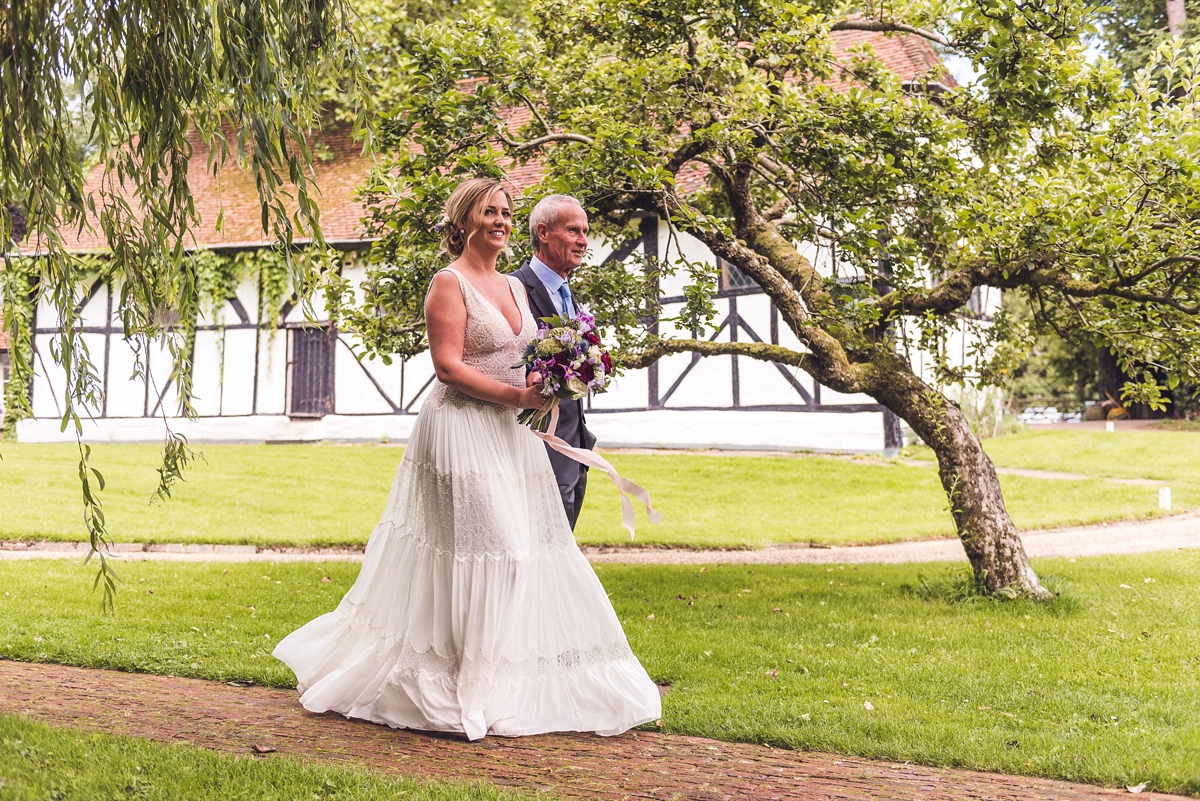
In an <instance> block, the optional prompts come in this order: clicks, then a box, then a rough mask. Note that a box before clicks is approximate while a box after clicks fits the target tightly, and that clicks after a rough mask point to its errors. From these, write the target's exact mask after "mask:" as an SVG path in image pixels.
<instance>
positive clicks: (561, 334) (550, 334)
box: [514, 309, 613, 431]
mask: <svg viewBox="0 0 1200 801" xmlns="http://www.w3.org/2000/svg"><path fill="white" fill-rule="evenodd" d="M514 366H515V367H525V366H528V367H529V368H530V369H531V371H532V372H535V373H538V374H539V375H541V376H542V378H543V383H542V394H543V395H546V396H548V397H549V396H553V397H554V400H553V402H551V404H550V405H549V406H547V407H546V408H545V409H525V410H524V411H522V412H521V413H520V415H518V416H517V420H518V421H519V422H521V423H524V424H526V425H528V426H529V427H530V428H532V429H533V430H534V431H545V430H546V427H547V425H548V421H549V420H550V417H551V413H552V412H553V411H554V409H555V407H556V406H558V402H559V401H560V400H580V399H582V398H586V397H587V396H588V395H589V394H591V393H597V394H598V393H601V392H604V391H605V389H607V388H608V383H609V381H610V380H611V379H612V375H613V363H612V356H610V355H609V353H608V351H607V350H605V349H604V346H603V345H602V344H601V343H600V336H599V334H597V333H596V319H595V318H594V317H592V315H590V314H588V312H587V311H586V310H585V309H580V310H579V313H578V314H576V315H575V316H574V317H570V318H569V317H566V316H565V315H557V316H554V317H543V318H542V319H541V321H540V325H539V326H538V333H537V337H536V338H534V339H533V340H532V341H531V342H530V343H529V347H528V348H526V349H525V357H524V358H523V359H522V360H521V361H520V362H518V363H517V364H516V365H514Z"/></svg>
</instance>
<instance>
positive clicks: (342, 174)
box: [0, 31, 953, 341]
mask: <svg viewBox="0 0 1200 801" xmlns="http://www.w3.org/2000/svg"><path fill="white" fill-rule="evenodd" d="M863 42H869V43H870V44H871V46H872V48H873V49H874V51H875V53H876V55H878V56H879V58H880V59H881V60H882V61H883V63H884V65H885V66H887V67H888V68H889V69H890V70H892V72H894V73H895V74H896V75H897V76H898V77H899V78H900V80H902V81H909V80H912V79H914V78H916V77H918V76H922V75H927V74H929V73H930V72H933V71H939V70H941V64H940V62H939V61H938V57H937V54H936V53H935V52H934V51H933V48H932V47H930V45H929V43H928V42H926V41H925V40H924V39H921V38H919V37H915V36H891V37H889V36H885V35H883V34H880V33H873V32H868V31H837V32H835V33H834V34H833V46H834V53H835V55H836V56H838V57H844V55H845V53H846V51H847V50H848V49H849V48H850V47H852V46H854V45H857V44H860V43H863ZM943 72H944V71H943ZM941 80H942V82H943V83H945V84H947V85H953V79H951V78H949V76H945V77H943V78H941ZM831 83H832V85H843V82H842V81H841V80H840V79H838V78H835V79H834V80H833V81H832V82H831ZM512 111H513V116H512V118H511V119H510V125H511V127H512V128H513V129H514V130H515V129H517V128H519V127H520V126H521V125H523V124H525V123H526V122H527V121H528V120H529V118H530V114H529V110H528V109H526V108H523V107H519V108H515V109H513V110H512ZM315 139H316V141H317V142H318V144H316V145H314V154H315V156H316V157H315V158H314V160H313V170H314V172H315V183H316V185H317V187H319V190H320V191H319V193H318V194H317V195H316V197H315V200H316V202H317V205H318V207H319V208H320V209H321V230H322V232H323V233H324V234H325V238H326V240H328V241H329V242H334V243H336V242H350V241H357V240H361V239H362V238H363V236H364V230H363V226H362V222H361V220H362V217H363V216H364V214H365V212H364V208H363V205H362V203H361V201H360V200H359V199H358V198H357V197H356V192H355V190H356V188H357V187H358V186H359V184H361V183H362V182H363V181H364V180H365V179H366V177H367V175H368V173H369V171H370V161H369V159H367V158H365V157H364V156H363V155H362V148H361V146H360V145H358V144H356V143H355V142H354V141H353V140H352V138H351V136H350V130H349V128H348V126H346V125H342V124H332V125H330V126H329V127H327V128H326V129H325V130H324V131H322V132H320V134H319V135H317V136H316V137H315ZM192 144H193V147H194V151H193V155H192V159H191V162H190V164H189V169H188V179H189V182H190V184H191V187H192V194H193V197H194V198H195V202H196V208H197V211H198V212H199V213H200V218H201V223H200V225H199V226H198V227H197V228H196V229H195V230H194V231H193V232H192V237H193V241H192V242H189V243H188V247H199V248H230V247H261V246H264V245H269V244H271V243H272V241H273V240H272V239H271V237H269V236H268V235H265V234H264V233H263V230H262V222H261V211H260V207H259V201H258V192H257V190H256V188H255V186H254V180H253V178H252V177H251V176H250V175H249V174H248V173H246V172H244V171H243V170H240V169H238V168H237V167H236V166H235V165H234V164H232V163H227V164H226V165H225V167H224V168H222V169H221V170H220V172H219V173H218V175H217V176H216V177H214V176H213V174H212V173H211V172H210V171H209V170H208V169H206V165H207V163H208V155H209V148H208V147H207V146H205V145H204V144H203V142H201V141H200V138H199V136H198V135H196V134H194V133H193V134H192ZM705 172H706V170H705V169H704V168H703V167H702V166H698V165H687V166H685V167H684V168H683V170H681V171H680V174H679V181H678V185H679V188H680V190H681V191H683V192H685V193H686V192H689V191H694V190H695V189H698V188H699V187H700V186H701V185H702V184H703V180H704V175H705ZM541 175H542V170H541V167H540V165H538V164H537V163H536V162H534V163H530V164H526V165H514V166H513V167H512V168H511V169H510V171H509V176H508V178H509V182H510V184H511V185H512V187H513V188H514V189H516V190H517V191H521V190H524V189H526V188H527V187H529V186H532V185H533V184H536V183H537V182H538V181H539V180H540V179H541ZM102 178H103V171H102V168H101V167H97V168H96V169H94V170H93V171H92V173H91V175H90V176H89V177H88V181H87V185H86V188H87V189H88V190H90V191H94V190H95V189H96V188H98V186H99V184H100V181H101V180H102ZM131 205H132V204H131ZM222 207H224V210H225V214H224V219H223V226H222V230H221V231H217V230H216V221H217V216H218V211H219V210H220V209H221V208H222ZM64 239H65V244H66V246H67V248H68V249H69V250H72V251H75V252H87V251H96V250H102V249H104V248H105V247H106V244H105V241H104V235H103V233H102V232H100V231H98V230H97V231H85V232H84V233H83V234H82V235H80V236H74V235H73V232H68V233H67V234H66V235H65V236H64ZM0 336H2V335H0ZM0 341H2V340H0Z"/></svg>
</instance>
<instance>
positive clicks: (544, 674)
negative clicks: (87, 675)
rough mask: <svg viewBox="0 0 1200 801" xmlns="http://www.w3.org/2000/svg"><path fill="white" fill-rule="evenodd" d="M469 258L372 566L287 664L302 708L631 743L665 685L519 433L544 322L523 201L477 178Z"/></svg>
mask: <svg viewBox="0 0 1200 801" xmlns="http://www.w3.org/2000/svg"><path fill="white" fill-rule="evenodd" d="M445 216H446V218H447V219H448V220H449V223H447V224H446V230H445V231H444V233H443V237H442V246H443V248H444V250H446V251H447V252H448V253H450V254H451V256H453V257H454V261H453V262H452V263H451V264H450V266H449V267H447V268H446V269H444V270H442V271H440V272H439V273H437V275H435V276H434V278H433V282H432V284H431V286H430V288H429V294H428V295H427V297H426V299H425V319H426V324H427V328H428V333H429V350H430V354H431V356H432V357H433V364H434V369H435V371H436V374H437V379H436V380H435V381H434V383H433V388H432V390H431V391H430V394H429V396H428V397H427V399H426V400H425V402H424V404H423V405H422V406H421V412H420V414H419V415H418V417H417V422H416V426H415V427H414V429H413V433H412V437H411V439H410V440H409V444H408V448H407V449H406V450H405V452H404V458H403V459H402V460H401V462H400V468H399V470H398V471H397V472H396V479H395V481H394V483H393V485H392V491H391V495H390V496H389V497H388V501H387V506H386V508H385V510H384V513H383V519H382V520H381V521H380V522H379V525H378V526H376V528H375V531H374V532H373V533H372V534H371V539H370V541H369V542H368V543H367V549H366V554H365V555H364V557H363V566H362V571H361V572H360V573H359V575H358V579H357V580H356V581H355V583H354V586H353V587H351V589H350V591H349V592H348V593H346V596H345V598H343V599H342V601H341V603H340V604H338V607H337V609H335V610H334V611H333V612H330V613H329V614H326V615H322V616H321V617H319V618H317V619H316V620H313V621H312V622H310V623H308V624H307V625H305V626H304V627H302V628H300V629H299V630H297V631H295V632H293V633H292V634H290V635H288V636H287V637H286V638H284V639H283V640H282V641H281V642H280V643H279V645H278V647H276V649H275V656H276V657H277V658H279V659H280V660H282V661H283V662H285V663H286V664H287V666H288V667H290V668H291V669H292V671H293V672H294V673H295V674H296V678H297V680H298V682H299V690H300V692H301V693H302V695H301V696H300V703H301V704H302V705H303V706H304V707H305V708H306V709H308V710H310V711H313V712H326V711H334V712H340V713H341V714H343V715H346V716H347V717H352V718H361V719H365V720H370V721H374V722H376V723H385V724H387V725H389V726H394V727H401V728H410V729H421V730H427V731H443V732H460V733H463V734H466V736H467V737H468V738H470V739H472V740H477V739H479V738H481V737H483V736H484V735H486V734H496V735H506V736H516V735H526V734H539V733H543V732H551V731H593V732H596V733H598V734H602V735H615V734H620V733H621V732H623V731H626V730H627V729H630V728H632V727H634V726H637V725H640V724H642V723H646V722H648V721H651V720H655V719H656V718H658V717H660V716H661V714H662V712H661V706H660V700H659V693H658V688H657V687H656V686H655V684H654V682H653V681H651V680H650V677H649V676H648V675H647V674H646V671H645V669H643V668H642V666H641V664H640V663H639V662H638V660H637V658H636V657H635V656H634V655H633V652H632V651H631V650H630V648H629V642H628V641H627V640H626V638H625V633H624V631H623V630H622V629H621V624H620V622H619V621H618V620H617V616H616V614H615V613H614V612H613V608H612V605H611V604H610V603H609V601H608V597H607V595H606V594H605V592H604V588H603V587H602V586H601V584H600V581H599V579H597V578H596V574H595V572H594V571H593V570H592V568H591V566H590V565H589V564H588V562H587V560H586V559H585V558H584V556H583V554H582V553H581V552H580V550H579V548H578V547H577V546H576V545H575V540H574V538H573V537H572V534H571V528H570V525H569V524H568V523H567V517H566V513H565V512H564V511H563V505H562V501H561V499H560V497H559V492H558V485H557V483H556V481H555V478H554V472H553V471H552V470H551V467H550V461H549V459H548V458H547V456H546V449H545V447H544V446H543V445H542V443H541V442H540V441H539V440H538V439H537V438H536V437H535V436H534V434H533V433H532V432H531V431H530V430H529V429H527V428H525V427H524V426H521V425H519V424H518V423H517V410H518V409H522V408H540V407H542V406H543V405H544V404H545V403H546V400H545V399H544V398H543V397H542V395H541V393H540V391H539V387H540V383H539V379H538V378H537V377H536V376H530V378H529V379H528V380H527V379H526V376H525V372H524V369H523V368H519V367H518V368H514V367H513V365H515V364H516V363H517V362H518V361H519V360H520V359H521V356H522V354H523V352H524V350H525V346H526V345H527V343H528V342H529V341H530V339H532V338H533V336H534V335H535V333H536V331H537V326H536V324H535V322H534V320H533V316H532V315H531V314H530V311H529V304H528V302H527V301H526V298H525V293H524V287H522V285H521V283H520V282H519V281H517V280H516V279H514V278H511V277H509V276H506V275H503V274H501V273H498V272H497V271H496V259H497V257H498V256H499V254H500V252H501V251H503V250H505V248H506V247H507V245H508V239H509V235H510V234H511V232H512V197H511V196H510V195H509V193H508V192H507V191H506V190H505V189H504V188H503V187H501V186H500V184H498V183H496V182H495V181H491V180H487V179H483V178H475V179H471V180H468V181H465V182H464V183H462V184H461V185H459V187H458V188H457V189H456V190H455V191H454V193H453V194H452V195H451V196H450V199H449V200H448V201H447V203H446V209H445Z"/></svg>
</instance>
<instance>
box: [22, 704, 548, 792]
mask: <svg viewBox="0 0 1200 801" xmlns="http://www.w3.org/2000/svg"><path fill="white" fill-rule="evenodd" d="M0 796H2V797H3V798H5V799H7V800H8V801H45V800H46V799H87V801H109V799H113V800H114V801H115V800H116V799H122V801H124V800H125V799H131V798H132V799H135V801H137V800H140V801H181V799H189V800H190V799H195V801H208V799H220V800H221V801H238V799H244V800H245V801H251V800H252V801H272V800H274V799H277V800H278V801H297V799H312V800H313V801H517V799H519V798H524V797H528V796H521V795H518V794H516V793H513V792H510V791H502V790H499V789H497V788H494V787H487V786H479V785H476V786H468V785H462V784H451V783H448V782H428V783H425V782H416V781H411V780H405V779H389V778H384V777H383V776H380V775H377V774H375V773H372V772H369V771H366V770H361V769H352V768H342V767H330V766H325V765H315V764H305V763H303V762H300V761H298V760H294V759H289V758H287V757H282V756H278V755H276V756H271V757H269V758H267V759H260V758H255V757H249V756H231V755H229V754H222V753H218V752H215V751H208V750H206V749H203V748H194V747H189V746H182V745H161V744H159V743H154V742H149V741H147V740H139V739H133V738H129V737H113V736H111V735H104V734H91V733H86V732H81V731H76V730H73V729H60V728H54V727H51V726H46V725H43V724H40V723H35V722H32V721H29V720H24V719H22V718H16V717H9V716H4V715H0Z"/></svg>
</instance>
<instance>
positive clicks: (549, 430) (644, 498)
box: [531, 398, 662, 540]
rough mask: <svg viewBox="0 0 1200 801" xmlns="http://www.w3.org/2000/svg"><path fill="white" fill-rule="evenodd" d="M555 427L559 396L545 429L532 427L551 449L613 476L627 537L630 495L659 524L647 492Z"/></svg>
mask: <svg viewBox="0 0 1200 801" xmlns="http://www.w3.org/2000/svg"><path fill="white" fill-rule="evenodd" d="M557 428H558V398H555V399H554V403H553V404H552V406H551V408H550V423H549V425H548V426H546V431H545V432H542V431H538V430H537V429H536V428H534V429H531V430H532V431H533V433H534V434H537V436H538V438H539V439H541V440H542V441H543V442H545V443H546V444H547V445H549V446H550V447H551V448H554V450H556V451H558V452H559V453H561V454H562V455H563V456H566V457H568V458H570V459H574V460H575V461H577V462H579V463H580V464H582V465H587V466H588V467H594V468H596V469H597V470H603V471H604V472H605V473H607V474H608V477H609V478H611V479H612V482H613V483H614V484H616V485H617V491H618V492H620V493H621V522H622V523H623V524H624V525H625V528H626V529H628V530H629V539H631V540H632V539H633V522H634V519H633V501H631V500H630V499H629V496H631V495H632V496H633V497H634V498H636V499H637V500H638V501H640V502H641V504H642V505H643V506H645V507H646V515H647V516H648V517H649V518H650V522H651V523H658V522H660V521H661V520H662V515H661V514H660V513H659V512H657V511H655V509H654V507H653V506H651V505H650V493H649V492H647V491H646V490H644V489H643V488H641V487H640V486H638V485H637V484H634V483H633V482H632V481H630V480H629V479H627V478H625V477H624V476H622V475H621V474H620V473H618V472H617V469H616V468H615V467H613V466H612V465H611V464H609V463H608V460H607V459H605V458H604V457H603V456H601V455H600V454H598V453H596V452H595V451H590V450H588V449H587V448H576V447H574V446H571V445H568V444H567V443H566V441H565V440H563V439H562V438H561V437H558V436H556V435H555V433H554V432H555V430H557Z"/></svg>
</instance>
